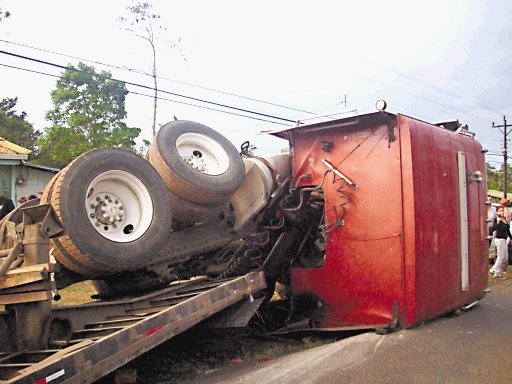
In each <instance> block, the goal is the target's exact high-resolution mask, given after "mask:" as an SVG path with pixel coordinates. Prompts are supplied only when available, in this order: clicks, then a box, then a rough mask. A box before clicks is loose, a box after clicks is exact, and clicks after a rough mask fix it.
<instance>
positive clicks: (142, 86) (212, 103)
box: [0, 50, 296, 123]
mask: <svg viewBox="0 0 512 384" xmlns="http://www.w3.org/2000/svg"><path fill="white" fill-rule="evenodd" d="M0 53H2V54H4V55H8V56H13V57H17V58H19V59H24V60H29V61H32V62H35V63H40V64H45V65H50V66H52V67H56V68H60V69H64V70H73V71H75V72H83V71H81V70H79V69H76V68H74V67H65V66H63V65H60V64H55V63H51V62H49V61H45V60H39V59H35V58H33V57H28V56H23V55H18V54H16V53H12V52H7V51H3V50H0ZM109 80H112V81H116V82H119V83H124V84H128V85H133V86H134V87H140V88H143V89H148V90H151V91H154V90H155V88H153V87H150V86H147V85H142V84H138V83H132V82H130V81H123V80H119V79H115V78H113V77H110V78H109ZM158 92H162V93H166V94H169V95H172V96H177V97H183V98H185V99H189V100H194V101H199V102H201V103H206V104H211V105H216V106H217V107H223V108H227V109H233V110H236V111H240V112H246V113H251V114H253V115H258V116H263V117H269V118H271V119H276V120H281V121H286V122H289V123H296V120H290V119H286V118H283V117H279V116H274V115H269V114H266V113H261V112H255V111H251V110H249V109H244V108H238V107H234V106H231V105H227V104H222V103H216V102H214V101H209V100H205V99H200V98H197V97H192V96H187V95H182V94H179V93H176V92H170V91H165V90H158Z"/></svg>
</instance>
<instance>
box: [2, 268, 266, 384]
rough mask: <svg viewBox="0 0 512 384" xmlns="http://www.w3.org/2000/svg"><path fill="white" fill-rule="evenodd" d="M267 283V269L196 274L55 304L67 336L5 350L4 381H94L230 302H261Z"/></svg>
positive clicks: (56, 315) (55, 324) (56, 322)
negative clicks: (138, 291) (156, 286)
mask: <svg viewBox="0 0 512 384" xmlns="http://www.w3.org/2000/svg"><path fill="white" fill-rule="evenodd" d="M264 288H266V283H265V277H264V273H263V272H251V273H248V274H246V275H244V276H241V277H236V278H232V279H227V280H223V281H209V280H207V279H206V278H205V277H198V278H193V279H190V280H187V281H184V282H180V283H176V284H171V285H170V286H169V287H167V288H165V289H161V290H158V291H155V292H152V293H149V294H147V295H144V296H140V297H137V298H130V299H126V300H118V301H112V302H92V303H87V304H84V305H78V306H62V307H57V306H55V307H53V308H52V314H51V318H52V319H53V320H54V321H52V326H53V327H58V326H59V324H67V326H66V327H63V329H62V330H61V332H60V333H61V335H62V337H61V339H60V340H59V338H53V339H52V340H51V342H50V343H49V344H50V345H49V346H48V347H49V348H51V349H46V350H27V351H21V352H16V353H10V354H7V353H4V354H0V383H5V384H7V383H8V384H14V383H16V384H21V383H30V384H33V383H37V384H41V383H50V382H51V383H52V384H54V383H55V384H56V383H91V382H94V381H96V380H99V379H100V378H102V377H104V376H106V375H107V374H109V373H110V372H112V371H114V370H116V369H117V368H119V367H121V366H123V365H124V364H126V363H128V362H129V361H130V360H133V359H134V358H136V357H137V356H140V355H141V354H143V353H145V352H147V351H149V350H151V349H152V348H154V347H156V346H158V345H159V344H161V343H163V342H165V341H167V340H169V339H171V338H172V337H174V336H176V335H178V334H179V333H182V332H184V331H186V330H187V329H189V328H191V327H193V326H194V325H196V324H198V323H200V322H201V321H203V320H205V319H207V318H209V317H211V316H213V315H215V314H218V313H220V312H221V311H223V310H225V309H227V308H228V307H233V306H234V305H235V304H237V303H238V304H239V305H240V304H244V305H249V306H251V305H258V302H259V301H260V300H255V299H254V296H253V295H256V294H257V293H259V292H261V291H262V290H263V289H264ZM235 317H238V316H235ZM47 331H49V330H47ZM52 332H53V334H59V331H58V330H57V331H56V330H55V329H53V330H52ZM59 347H60V348H59Z"/></svg>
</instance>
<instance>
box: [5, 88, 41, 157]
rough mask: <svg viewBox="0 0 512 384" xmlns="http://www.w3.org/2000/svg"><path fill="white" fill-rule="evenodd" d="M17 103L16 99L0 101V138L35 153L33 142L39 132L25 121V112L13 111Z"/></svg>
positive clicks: (35, 148)
mask: <svg viewBox="0 0 512 384" xmlns="http://www.w3.org/2000/svg"><path fill="white" fill-rule="evenodd" d="M17 103H18V98H17V97H15V98H5V99H3V100H2V101H0V137H2V138H4V139H6V140H8V141H10V142H12V143H14V144H18V145H21V146H22V147H25V148H28V149H30V150H32V151H33V152H34V153H37V147H36V146H35V142H36V140H37V139H38V137H39V136H40V135H41V132H39V131H35V130H34V128H33V126H32V124H30V123H29V122H28V121H26V120H25V118H26V117H27V114H26V113H25V112H21V113H17V112H16V111H15V108H16V104H17Z"/></svg>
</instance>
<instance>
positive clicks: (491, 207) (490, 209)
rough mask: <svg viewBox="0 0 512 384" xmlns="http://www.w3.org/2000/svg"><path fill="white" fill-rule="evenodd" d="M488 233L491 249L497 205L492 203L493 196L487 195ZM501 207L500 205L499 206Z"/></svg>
mask: <svg viewBox="0 0 512 384" xmlns="http://www.w3.org/2000/svg"><path fill="white" fill-rule="evenodd" d="M487 204H488V206H487V231H488V235H489V247H490V246H491V241H492V239H491V236H492V231H491V228H492V226H493V224H494V219H496V205H497V204H494V203H493V202H492V196H491V195H487ZM498 206H499V205H498Z"/></svg>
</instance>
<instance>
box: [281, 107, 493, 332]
mask: <svg viewBox="0 0 512 384" xmlns="http://www.w3.org/2000/svg"><path fill="white" fill-rule="evenodd" d="M395 119H396V120H395ZM389 122H392V126H394V128H393V130H394V135H395V136H396V141H394V142H391V141H389V134H390V132H389V131H388V126H387V125H386V124H387V123H389ZM290 134H291V136H292V143H293V149H294V155H295V157H294V161H293V172H294V178H295V180H298V179H299V177H300V176H301V175H305V174H307V173H309V174H311V175H312V181H308V183H310V184H315V185H316V184H319V183H320V182H321V180H322V177H323V175H324V173H325V171H326V170H327V168H326V167H325V165H324V164H323V163H322V159H326V160H327V161H329V163H330V164H332V165H335V166H336V168H337V169H338V170H340V171H341V172H342V173H343V174H345V175H346V176H348V177H349V178H351V179H352V180H354V181H355V182H356V183H358V184H359V186H360V189H359V190H353V189H351V188H350V187H349V186H345V187H344V191H348V192H349V195H350V201H349V203H348V204H347V205H345V208H346V214H345V216H344V225H343V226H342V227H339V228H336V229H334V230H333V231H332V232H331V233H330V234H329V236H328V242H327V247H326V257H325V263H324V265H323V266H322V267H320V268H316V269H306V268H293V269H292V293H293V295H302V294H311V295H313V296H316V297H317V298H319V299H320V301H321V302H322V304H323V308H322V309H323V311H324V316H323V318H321V319H317V322H318V324H317V325H318V326H321V327H337V326H343V325H347V324H358V325H382V324H384V323H390V322H391V321H392V316H393V303H396V304H397V305H398V306H399V310H400V321H401V324H402V325H403V326H406V327H409V326H413V325H416V324H419V323H421V322H423V321H425V320H428V319H432V318H434V317H436V316H438V315H440V314H442V313H445V312H447V311H450V310H453V309H456V308H459V307H461V306H462V305H464V304H467V303H469V302H472V301H474V300H476V299H478V298H480V297H482V296H483V294H484V289H485V286H486V273H487V271H486V264H485V263H486V258H485V231H484V230H483V225H484V220H485V219H484V217H485V206H484V204H483V201H484V198H485V190H484V188H485V185H484V183H477V182H468V184H467V200H468V207H467V209H468V231H469V282H470V284H469V290H467V291H462V289H461V257H460V239H459V230H460V228H459V207H458V204H459V198H458V194H459V189H458V168H457V152H458V151H463V152H464V153H465V155H466V167H467V170H468V172H469V171H471V172H473V171H476V170H479V171H481V172H483V173H485V172H484V171H485V169H484V167H485V163H484V159H483V154H482V153H481V147H480V144H479V143H478V142H476V141H475V140H473V139H471V138H469V137H465V136H462V135H459V134H455V133H453V132H450V131H448V130H444V129H441V128H438V127H435V126H432V125H430V124H427V123H424V122H421V121H417V120H414V119H411V118H409V117H405V116H402V115H399V116H398V117H396V116H394V115H390V114H384V113H381V114H371V115H365V116H359V117H358V118H351V119H345V120H340V121H338V122H330V123H328V124H318V125H315V126H312V127H306V128H299V129H294V130H292V131H291V132H290ZM324 142H329V143H333V144H334V146H333V149H332V150H330V151H325V146H324ZM322 148H324V149H322ZM484 182H485V180H484ZM340 184H341V182H340V180H337V181H335V182H333V179H332V174H328V175H327V179H326V180H325V181H324V185H323V187H324V192H325V211H326V212H325V213H326V220H327V224H328V225H332V224H333V223H334V222H335V220H336V216H337V215H336V213H335V212H336V211H335V209H334V206H337V205H338V204H340V203H342V202H344V201H345V200H343V199H342V198H341V197H340V193H339V191H338V188H339V186H340Z"/></svg>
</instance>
